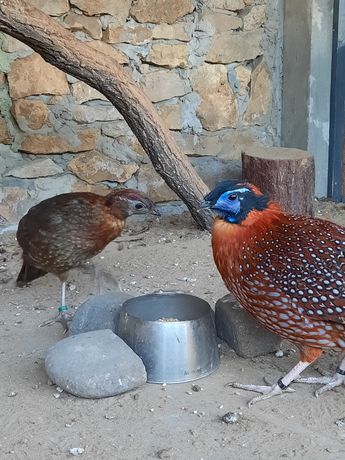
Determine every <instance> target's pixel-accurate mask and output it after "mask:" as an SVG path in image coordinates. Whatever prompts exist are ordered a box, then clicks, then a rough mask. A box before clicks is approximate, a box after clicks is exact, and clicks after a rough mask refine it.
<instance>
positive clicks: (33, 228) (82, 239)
mask: <svg viewBox="0 0 345 460" xmlns="http://www.w3.org/2000/svg"><path fill="white" fill-rule="evenodd" d="M100 208H101V209H102V205H101V204H100V203H98V202H97V197H96V198H95V195H93V194H89V193H75V194H73V193H66V194H62V195H57V196H55V197H53V198H49V199H47V200H44V201H42V202H41V203H39V204H38V205H36V206H34V207H32V208H31V209H30V210H29V211H28V213H27V214H26V216H24V217H23V218H22V219H21V221H20V223H19V226H18V232H17V239H18V242H19V244H20V245H21V247H22V248H23V251H24V253H25V252H27V253H30V254H31V255H32V256H34V254H36V253H37V250H39V251H40V252H42V253H43V252H44V251H45V250H46V249H48V248H49V249H52V248H54V246H55V245H59V244H61V242H63V241H66V242H67V243H73V242H74V243H76V244H77V243H78V244H79V243H80V244H82V246H83V250H84V251H87V249H88V246H90V250H91V248H92V247H93V245H94V241H93V240H92V239H91V238H88V236H89V235H90V234H91V233H97V229H98V230H99V228H98V225H99V224H100V222H99V219H100V215H101V212H100Z"/></svg>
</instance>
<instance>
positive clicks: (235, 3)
mask: <svg viewBox="0 0 345 460" xmlns="http://www.w3.org/2000/svg"><path fill="white" fill-rule="evenodd" d="M207 6H208V7H209V8H219V9H223V10H230V11H239V10H242V9H243V8H244V7H245V4H244V2H243V0H208V2H207Z"/></svg>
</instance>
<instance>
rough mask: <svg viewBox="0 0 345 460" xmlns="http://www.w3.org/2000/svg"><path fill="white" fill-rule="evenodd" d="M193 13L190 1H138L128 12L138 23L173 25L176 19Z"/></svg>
mask: <svg viewBox="0 0 345 460" xmlns="http://www.w3.org/2000/svg"><path fill="white" fill-rule="evenodd" d="M192 11H194V5H193V2H192V0H175V1H174V2H172V1H171V0H156V1H154V2H153V1H152V0H138V1H137V2H135V3H134V4H133V6H132V8H131V10H130V13H131V16H133V18H134V19H136V20H137V21H138V22H152V23H154V24H160V23H162V22H167V23H168V24H173V23H174V22H176V21H177V19H179V18H182V17H183V16H186V14H189V13H192Z"/></svg>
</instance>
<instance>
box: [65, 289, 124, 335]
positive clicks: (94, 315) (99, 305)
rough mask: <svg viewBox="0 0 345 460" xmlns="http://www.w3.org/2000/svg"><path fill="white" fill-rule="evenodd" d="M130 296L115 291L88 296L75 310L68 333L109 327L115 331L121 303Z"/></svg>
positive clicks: (79, 332)
mask: <svg viewBox="0 0 345 460" xmlns="http://www.w3.org/2000/svg"><path fill="white" fill-rule="evenodd" d="M131 297H132V296H131V295H129V294H126V293H125V292H121V291H115V292H111V293H107V294H103V295H97V296H92V297H90V298H89V299H88V300H87V301H86V302H84V303H83V304H81V305H80V307H79V308H78V310H77V311H76V312H75V314H74V316H73V319H72V321H71V324H70V327H69V334H70V335H75V334H81V333H83V332H89V331H97V330H102V329H111V330H112V331H113V332H114V333H116V332H117V323H118V319H119V314H120V311H121V308H122V304H123V302H124V301H125V300H127V299H130V298H131Z"/></svg>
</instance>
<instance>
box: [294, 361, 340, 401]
mask: <svg viewBox="0 0 345 460" xmlns="http://www.w3.org/2000/svg"><path fill="white" fill-rule="evenodd" d="M296 382H298V383H312V384H314V383H321V384H323V386H322V387H321V388H320V389H319V390H316V391H315V396H316V397H318V396H320V395H322V393H325V392H326V391H328V390H332V389H333V388H335V387H338V386H340V385H342V384H344V385H345V358H344V359H343V360H342V361H341V363H340V365H339V367H337V370H336V372H335V374H334V375H331V376H326V375H324V376H322V377H302V378H298V379H296Z"/></svg>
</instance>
